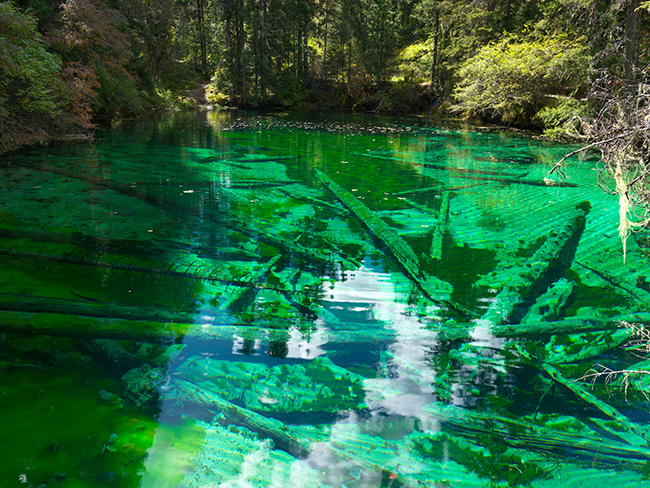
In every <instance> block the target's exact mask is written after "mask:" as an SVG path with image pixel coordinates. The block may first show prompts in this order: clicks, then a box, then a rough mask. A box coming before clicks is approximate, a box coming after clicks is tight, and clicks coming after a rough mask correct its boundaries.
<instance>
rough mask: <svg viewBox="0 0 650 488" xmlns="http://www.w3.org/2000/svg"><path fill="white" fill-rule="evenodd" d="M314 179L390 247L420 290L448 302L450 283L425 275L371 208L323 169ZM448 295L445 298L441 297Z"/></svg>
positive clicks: (410, 251) (400, 241)
mask: <svg viewBox="0 0 650 488" xmlns="http://www.w3.org/2000/svg"><path fill="white" fill-rule="evenodd" d="M316 178H318V180H319V181H320V182H321V183H323V184H324V185H325V186H326V187H327V188H328V189H329V190H330V191H331V192H332V193H334V195H336V197H337V198H338V199H339V200H340V201H341V202H342V203H343V205H345V206H346V207H347V208H348V209H349V210H350V211H351V212H352V213H353V214H354V215H355V216H356V217H357V218H358V219H359V220H361V221H362V222H363V223H364V225H365V226H366V228H367V229H368V231H369V232H370V233H371V234H372V235H373V236H374V237H376V238H377V239H379V240H380V241H381V242H383V243H384V244H385V245H386V247H387V248H388V249H389V250H390V252H391V254H392V255H393V256H394V257H395V259H397V261H398V262H399V263H400V264H401V266H402V268H403V269H404V271H405V272H406V274H407V276H409V277H410V278H411V279H412V280H413V281H415V282H416V283H417V285H418V286H419V287H420V289H421V290H422V291H423V292H424V293H425V294H426V295H427V296H428V297H429V298H430V299H432V300H434V301H437V300H441V301H446V302H449V300H448V298H449V295H451V291H452V289H451V285H450V284H449V283H447V282H445V281H442V280H440V279H438V278H436V277H433V276H425V275H424V273H423V272H422V270H421V269H420V263H419V261H418V257H417V256H416V255H415V252H413V249H412V248H411V246H409V245H408V243H407V242H406V241H405V240H404V239H402V238H401V237H400V236H399V235H397V233H395V232H394V231H393V229H391V228H390V227H389V226H388V224H386V222H384V221H383V220H381V219H380V218H379V217H378V216H377V215H376V214H375V213H374V212H373V211H372V210H370V209H369V208H368V207H366V206H365V205H364V204H362V203H361V202H359V200H357V199H356V197H355V196H354V195H353V194H352V193H350V192H349V191H347V190H345V189H344V188H343V187H341V186H340V185H339V184H338V183H336V182H335V181H334V180H332V179H331V178H330V177H329V176H327V175H326V174H325V173H323V172H322V171H319V170H316ZM444 295H447V299H444V298H442V296H444Z"/></svg>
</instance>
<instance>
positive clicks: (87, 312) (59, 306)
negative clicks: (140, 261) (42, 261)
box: [0, 293, 195, 324]
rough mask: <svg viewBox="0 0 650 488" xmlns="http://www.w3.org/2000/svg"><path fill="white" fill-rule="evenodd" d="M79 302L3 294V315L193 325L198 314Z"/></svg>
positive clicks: (89, 300)
mask: <svg viewBox="0 0 650 488" xmlns="http://www.w3.org/2000/svg"><path fill="white" fill-rule="evenodd" d="M80 298H81V300H77V299H72V300H68V299H64V298H52V297H44V296H34V295H14V294H10V293H0V311H7V312H9V311H11V312H26V313H55V314H62V315H84V316H86V317H101V318H106V319H126V320H145V321H153V322H171V323H176V324H189V323H192V322H193V321H194V315H195V314H193V313H178V312H177V313H172V312H167V311H164V310H157V309H155V310H154V309H146V308H143V307H138V306H136V305H126V304H123V303H104V302H100V301H99V300H95V299H92V298H86V297H83V296H80ZM1 313H2V312H0V314H1ZM0 320H2V315H0Z"/></svg>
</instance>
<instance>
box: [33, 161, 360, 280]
mask: <svg viewBox="0 0 650 488" xmlns="http://www.w3.org/2000/svg"><path fill="white" fill-rule="evenodd" d="M21 166H22V167H25V168H28V169H31V170H34V171H41V172H44V173H52V174H56V175H59V176H64V177H66V178H73V179H77V180H80V181H85V182H86V183H90V184H91V185H94V186H98V187H100V188H106V189H110V190H114V191H116V192H118V193H121V194H123V195H126V196H128V197H132V198H137V199H138V200H141V201H143V202H145V203H148V204H150V205H153V206H155V207H157V208H160V209H163V210H165V211H167V212H171V213H173V214H179V213H181V214H183V215H185V214H186V213H194V212H195V209H193V208H191V207H189V208H188V207H187V206H185V207H183V206H182V205H179V204H178V202H177V201H176V200H173V201H171V200H168V199H165V198H163V197H162V196H156V195H153V194H151V193H148V192H146V191H142V190H140V189H137V188H134V187H131V186H129V185H126V184H123V183H119V182H116V181H113V180H109V179H108V178H103V177H98V176H92V175H85V174H80V173H75V172H73V171H69V170H64V169H62V168H55V167H50V166H48V167H42V166H39V165H29V164H24V163H23V164H21ZM203 211H204V212H205V214H204V215H203V218H205V219H206V220H210V221H212V222H214V223H216V224H218V225H220V226H223V227H226V228H228V229H231V230H235V231H237V232H240V233H242V234H244V235H247V236H255V238H256V240H258V241H260V242H263V243H265V244H269V245H271V246H273V247H275V248H277V249H279V250H281V251H283V252H284V254H287V255H291V256H296V257H299V258H301V259H304V260H306V261H308V262H310V263H311V262H314V261H316V262H323V263H330V262H331V261H332V260H333V259H332V253H329V254H327V253H324V252H321V251H319V250H315V249H310V248H306V247H304V246H302V245H300V244H298V243H297V242H295V241H293V240H290V239H285V238H283V237H281V236H276V235H273V234H269V233H266V232H264V231H260V230H259V229H257V228H253V227H251V226H249V225H248V224H246V223H244V222H242V221H241V220H237V219H236V218H234V216H230V218H223V217H221V218H220V217H219V216H217V215H216V214H215V211H214V210H212V209H210V208H209V207H206V208H204V209H203ZM336 257H338V258H339V260H340V261H342V262H343V264H345V265H346V267H347V268H348V269H356V263H354V262H350V261H348V260H346V259H345V258H343V257H341V256H336Z"/></svg>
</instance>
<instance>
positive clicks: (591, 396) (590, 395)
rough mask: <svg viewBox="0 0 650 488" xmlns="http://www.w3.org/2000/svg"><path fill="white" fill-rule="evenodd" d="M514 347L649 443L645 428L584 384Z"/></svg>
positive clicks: (556, 379)
mask: <svg viewBox="0 0 650 488" xmlns="http://www.w3.org/2000/svg"><path fill="white" fill-rule="evenodd" d="M515 347H516V348H517V351H518V352H519V354H520V355H521V356H522V357H523V358H524V359H526V361H527V362H528V363H529V364H531V365H533V366H536V367H537V368H540V369H541V370H542V371H544V372H546V374H548V375H549V376H550V377H551V378H553V380H555V381H556V382H558V383H560V384H561V385H563V386H565V387H566V388H568V389H569V390H571V391H572V392H573V393H575V394H576V395H577V396H578V397H580V398H582V399H583V400H584V401H586V402H587V403H589V404H591V405H593V406H594V407H596V408H597V409H598V410H600V411H601V412H603V413H604V414H605V415H607V416H608V417H610V418H611V419H613V420H615V421H616V422H618V423H619V424H620V425H621V427H623V428H624V429H625V430H628V431H630V432H632V433H634V434H635V435H637V436H639V437H641V438H642V439H644V440H645V441H646V443H650V432H648V431H647V430H646V429H643V428H641V427H640V426H639V425H637V424H636V423H634V422H632V421H631V420H630V419H628V418H627V417H626V416H625V415H623V414H622V413H621V412H619V411H618V410H617V409H616V408H615V407H613V406H611V405H609V404H607V403H605V402H603V401H602V400H600V399H599V398H597V397H596V396H595V395H594V394H593V393H591V392H590V391H588V390H587V389H586V388H585V387H584V386H582V384H581V383H579V382H577V381H573V380H569V379H567V378H565V377H564V376H562V373H560V371H559V370H558V369H557V368H555V367H554V366H552V365H550V364H548V363H547V362H538V361H535V360H533V358H532V357H531V356H530V354H529V353H528V351H526V350H524V349H523V347H521V346H519V345H517V346H515Z"/></svg>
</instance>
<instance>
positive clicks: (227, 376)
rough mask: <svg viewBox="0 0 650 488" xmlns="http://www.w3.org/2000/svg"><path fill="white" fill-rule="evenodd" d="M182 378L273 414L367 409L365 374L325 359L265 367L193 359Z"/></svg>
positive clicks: (227, 397)
mask: <svg viewBox="0 0 650 488" xmlns="http://www.w3.org/2000/svg"><path fill="white" fill-rule="evenodd" d="M179 374H180V376H181V378H183V379H186V380H188V381H190V382H192V383H194V384H196V385H197V386H200V387H201V388H203V389H206V390H209V391H212V392H215V393H217V394H218V395H220V396H221V397H222V398H224V399H226V400H228V401H236V402H237V403H240V404H243V405H244V406H245V407H246V408H248V409H251V410H256V411H268V412H297V411H302V412H304V411H315V412H330V413H335V412H339V411H341V410H349V409H357V408H363V398H364V394H363V380H364V378H363V377H362V376H360V375H356V374H354V373H351V372H350V371H348V370H346V369H344V368H341V367H339V366H336V365H335V364H334V363H332V361H330V360H329V359H326V358H317V359H314V360H313V361H311V362H310V363H309V364H306V365H302V364H290V365H287V364H284V365H282V366H273V367H269V366H267V365H264V364H253V363H246V362H231V361H222V360H218V359H211V358H200V357H199V358H197V357H194V358H190V359H189V360H188V361H187V362H186V363H185V364H183V365H182V366H181V367H180V368H179Z"/></svg>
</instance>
